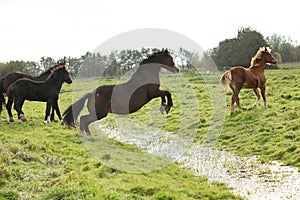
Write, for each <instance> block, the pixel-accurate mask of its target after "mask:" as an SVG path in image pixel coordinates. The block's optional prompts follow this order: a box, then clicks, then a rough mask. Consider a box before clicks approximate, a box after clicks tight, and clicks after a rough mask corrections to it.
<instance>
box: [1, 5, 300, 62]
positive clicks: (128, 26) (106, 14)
mask: <svg viewBox="0 0 300 200" xmlns="http://www.w3.org/2000/svg"><path fill="white" fill-rule="evenodd" d="M298 20H299V7H298V3H297V1H293V0H285V1H282V0H281V1H277V0H272V1H271V0H251V1H238V0H226V1H225V0H206V1H200V0H198V1H197V0H184V1H183V0H180V1H179V0H173V1H169V0H164V1H162V0H151V1H145V0H82V1H80V0H51V1H50V0H47V1H44V0H26V1H24V0H0V62H8V61H11V60H24V61H29V60H30V61H39V60H40V58H41V57H42V56H44V57H52V58H54V59H56V60H57V59H59V58H61V57H63V56H72V57H79V56H81V55H84V54H85V53H86V52H87V51H90V52H93V51H94V50H95V49H96V48H97V47H98V46H99V45H101V44H102V43H103V42H105V41H107V40H109V39H110V38H112V37H114V36H116V35H118V34H121V33H124V32H127V31H132V30H136V29H143V28H158V29H167V30H171V31H175V32H178V33H180V34H183V35H185V36H186V37H188V38H190V39H191V40H193V41H195V42H196V43H197V44H198V45H199V46H201V47H202V48H203V49H204V50H208V49H211V48H214V47H216V46H218V44H219V42H220V41H223V40H225V39H228V38H234V37H236V35H237V31H238V29H240V28H242V27H251V28H252V29H253V30H256V31H258V32H260V33H261V34H263V36H265V37H266V36H271V35H273V34H274V33H275V34H278V35H281V36H285V37H286V38H288V37H290V38H291V39H292V40H294V41H299V42H300V24H299V23H298Z"/></svg>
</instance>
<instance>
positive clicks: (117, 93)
mask: <svg viewBox="0 0 300 200" xmlns="http://www.w3.org/2000/svg"><path fill="white" fill-rule="evenodd" d="M162 67H163V68H165V69H167V70H170V71H172V72H174V73H177V72H179V68H178V67H177V66H176V65H175V63H174V61H173V58H172V56H171V55H170V53H169V51H168V50H162V51H159V52H157V53H154V54H153V55H151V56H149V57H148V58H147V59H145V60H143V61H142V62H141V63H140V66H139V67H138V69H137V71H136V72H135V73H134V74H133V75H132V77H131V79H130V80H129V81H127V82H126V83H123V84H118V85H103V86H100V87H98V88H97V89H95V90H94V91H92V92H90V93H87V94H86V95H85V96H84V97H82V98H81V99H79V100H78V101H77V102H75V103H74V104H73V105H71V106H69V107H68V108H67V110H66V111H65V112H64V114H63V116H64V119H63V122H64V123H65V124H66V125H68V126H73V125H75V120H76V119H77V117H78V116H79V113H80V112H81V110H82V109H83V106H84V102H85V101H86V99H88V103H87V107H88V111H89V114H88V115H84V116H81V117H80V131H82V132H84V131H85V133H86V134H87V135H91V133H90V130H89V128H88V126H89V124H90V123H92V122H94V121H96V120H100V119H102V118H104V117H106V116H107V114H108V113H115V114H121V115H124V114H130V113H133V112H136V111H137V110H139V109H140V108H141V107H142V106H144V105H145V104H146V103H148V102H149V101H150V100H151V99H153V98H156V97H161V99H162V106H164V109H165V111H166V112H167V113H168V112H169V111H170V109H171V107H172V106H173V103H172V98H171V93H170V92H169V91H165V90H160V89H159V87H160V80H159V71H160V69H161V68H162ZM165 97H167V99H168V102H167V104H166V100H165Z"/></svg>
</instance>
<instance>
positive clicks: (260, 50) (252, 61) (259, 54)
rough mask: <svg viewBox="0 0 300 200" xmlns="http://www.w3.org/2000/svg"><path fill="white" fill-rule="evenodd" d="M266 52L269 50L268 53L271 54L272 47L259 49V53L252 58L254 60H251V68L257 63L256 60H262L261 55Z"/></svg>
mask: <svg viewBox="0 0 300 200" xmlns="http://www.w3.org/2000/svg"><path fill="white" fill-rule="evenodd" d="M266 50H267V52H269V53H271V48H270V47H260V48H259V49H258V51H257V53H256V54H255V56H254V57H252V59H251V65H250V66H251V67H252V66H253V65H254V61H255V60H256V59H261V58H260V56H261V53H262V52H264V51H266Z"/></svg>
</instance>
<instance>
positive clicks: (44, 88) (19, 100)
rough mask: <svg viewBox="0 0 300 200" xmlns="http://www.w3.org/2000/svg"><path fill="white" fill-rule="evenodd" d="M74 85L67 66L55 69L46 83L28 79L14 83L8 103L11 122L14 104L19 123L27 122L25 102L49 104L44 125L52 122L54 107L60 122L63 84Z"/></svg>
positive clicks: (9, 93)
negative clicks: (51, 113) (59, 100)
mask: <svg viewBox="0 0 300 200" xmlns="http://www.w3.org/2000/svg"><path fill="white" fill-rule="evenodd" d="M64 82H66V83H68V84H71V83H72V80H71V78H70V76H69V72H68V71H67V68H66V66H65V65H61V66H60V67H57V68H55V71H52V73H51V74H50V75H49V77H48V78H47V79H46V80H45V81H34V80H31V79H28V78H21V79H19V80H17V81H15V82H14V83H12V84H11V85H10V86H9V87H8V90H7V97H8V101H7V104H6V109H7V112H8V115H9V121H11V122H13V121H14V119H13V115H12V113H11V108H12V104H14V109H15V110H16V111H17V113H18V119H19V123H22V122H25V121H27V119H26V117H25V115H24V112H23V111H22V107H23V104H24V101H25V100H29V101H41V102H47V104H46V112H45V113H46V114H45V118H44V124H45V125H46V124H47V123H48V122H50V121H51V120H50V109H51V107H53V108H54V109H55V110H56V113H57V115H58V117H59V119H60V120H62V117H61V114H60V110H59V107H58V102H57V101H58V95H59V91H60V89H61V86H62V84H63V83H64Z"/></svg>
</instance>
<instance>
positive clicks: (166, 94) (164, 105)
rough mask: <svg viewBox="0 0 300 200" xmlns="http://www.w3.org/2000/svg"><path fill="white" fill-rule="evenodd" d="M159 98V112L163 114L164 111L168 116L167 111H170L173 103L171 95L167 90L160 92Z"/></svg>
mask: <svg viewBox="0 0 300 200" xmlns="http://www.w3.org/2000/svg"><path fill="white" fill-rule="evenodd" d="M159 94H160V95H159V96H160V97H161V107H160V111H161V112H162V113H163V112H164V111H166V113H167V114H168V113H169V111H170V110H171V107H172V106H173V101H172V95H171V93H170V92H169V91H167V90H160V91H159ZM165 97H167V100H168V101H167V103H166V99H165Z"/></svg>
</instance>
